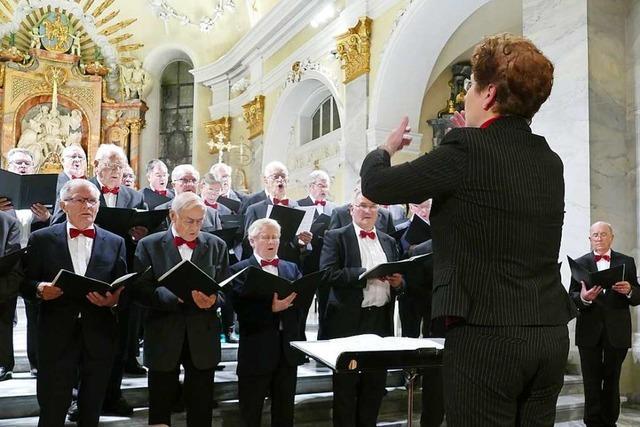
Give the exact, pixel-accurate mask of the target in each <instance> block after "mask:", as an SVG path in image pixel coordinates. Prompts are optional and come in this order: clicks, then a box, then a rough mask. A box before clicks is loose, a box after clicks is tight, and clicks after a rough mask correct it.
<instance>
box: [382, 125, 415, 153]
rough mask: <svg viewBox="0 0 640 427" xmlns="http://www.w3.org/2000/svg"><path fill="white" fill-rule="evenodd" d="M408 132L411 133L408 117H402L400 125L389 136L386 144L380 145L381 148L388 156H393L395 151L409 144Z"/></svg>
mask: <svg viewBox="0 0 640 427" xmlns="http://www.w3.org/2000/svg"><path fill="white" fill-rule="evenodd" d="M409 132H411V127H410V126H409V117H407V116H404V117H403V118H402V120H401V121H400V125H399V126H398V127H397V128H395V129H394V130H393V132H391V134H389V137H388V138H387V142H386V143H385V144H384V145H382V147H381V148H382V149H383V150H385V151H387V152H388V153H389V155H390V156H393V155H394V154H395V153H396V152H397V151H399V150H402V148H403V147H405V146H407V145H409V144H411V135H409Z"/></svg>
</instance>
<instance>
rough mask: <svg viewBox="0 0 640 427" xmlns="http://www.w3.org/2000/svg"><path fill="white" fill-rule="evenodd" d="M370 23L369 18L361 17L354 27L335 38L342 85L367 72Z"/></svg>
mask: <svg viewBox="0 0 640 427" xmlns="http://www.w3.org/2000/svg"><path fill="white" fill-rule="evenodd" d="M372 22H373V21H372V20H371V19H370V18H369V17H367V16H363V17H361V18H360V19H359V20H358V23H357V24H356V25H355V27H352V28H349V30H348V31H347V32H346V33H344V34H342V35H340V36H338V37H336V41H337V47H336V50H337V55H338V58H339V59H340V61H341V62H342V67H341V68H342V69H343V70H344V80H343V83H349V82H350V81H352V80H355V79H356V78H358V77H360V76H361V75H363V74H366V73H368V72H369V69H370V68H369V60H370V58H371V49H370V43H371V23H372Z"/></svg>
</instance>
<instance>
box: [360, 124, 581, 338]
mask: <svg viewBox="0 0 640 427" xmlns="http://www.w3.org/2000/svg"><path fill="white" fill-rule="evenodd" d="M360 174H361V177H362V189H363V194H364V195H365V196H366V197H367V198H369V199H371V200H372V201H375V202H377V203H382V204H394V203H407V202H413V203H420V202H421V201H423V200H426V199H428V198H430V197H432V198H433V207H432V210H431V217H430V219H431V226H432V232H433V252H434V280H433V306H432V318H434V319H435V318H437V317H441V316H459V317H463V318H465V319H466V321H467V322H468V323H471V324H477V325H487V326H501V325H563V324H566V323H567V322H568V321H569V320H570V319H571V318H573V317H574V316H575V308H574V307H573V304H572V303H571V300H570V299H569V296H568V294H567V292H566V291H565V289H564V287H563V286H562V283H561V281H560V272H559V268H558V252H559V249H560V238H561V236H562V222H563V218H564V179H563V176H562V174H563V165H562V161H561V160H560V158H559V157H558V155H557V154H556V153H554V152H553V151H552V150H551V149H550V148H549V145H548V144H547V142H546V140H545V139H544V138H543V137H541V136H538V135H534V134H532V133H531V129H530V128H529V125H528V124H527V122H526V121H525V120H524V119H522V118H519V117H514V116H507V117H503V118H501V119H500V120H497V121H495V122H493V123H492V124H491V125H490V126H489V127H487V128H485V129H482V128H459V129H453V130H451V131H450V132H449V133H448V134H447V135H446V136H445V138H444V139H443V141H442V143H441V145H440V147H438V148H437V149H436V150H433V151H432V152H430V153H427V154H425V155H423V156H422V157H420V158H418V159H416V160H414V161H412V162H409V163H404V164H401V165H398V166H394V167H391V166H390V158H389V155H388V153H387V152H386V151H384V150H381V149H378V150H375V151H373V152H371V153H369V155H368V156H367V157H366V158H365V160H364V163H363V165H362V170H361V172H360Z"/></svg>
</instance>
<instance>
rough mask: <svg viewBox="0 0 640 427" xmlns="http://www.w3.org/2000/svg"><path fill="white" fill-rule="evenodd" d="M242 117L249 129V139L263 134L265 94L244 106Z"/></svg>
mask: <svg viewBox="0 0 640 427" xmlns="http://www.w3.org/2000/svg"><path fill="white" fill-rule="evenodd" d="M242 110H243V111H242V117H243V118H244V121H245V123H246V124H247V129H249V139H253V138H255V137H256V136H259V135H262V132H263V129H264V95H258V96H256V97H255V98H253V101H251V102H249V103H246V104H244V105H243V106H242Z"/></svg>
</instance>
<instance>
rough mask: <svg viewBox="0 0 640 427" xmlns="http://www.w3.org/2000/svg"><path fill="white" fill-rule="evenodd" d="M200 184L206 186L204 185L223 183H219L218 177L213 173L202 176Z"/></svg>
mask: <svg viewBox="0 0 640 427" xmlns="http://www.w3.org/2000/svg"><path fill="white" fill-rule="evenodd" d="M200 184H204V185H213V184H220V185H222V183H221V182H220V181H218V180H217V179H216V177H215V176H214V175H213V174H212V173H205V174H204V175H203V176H202V179H201V180H200Z"/></svg>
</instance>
